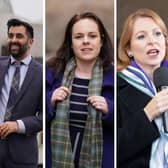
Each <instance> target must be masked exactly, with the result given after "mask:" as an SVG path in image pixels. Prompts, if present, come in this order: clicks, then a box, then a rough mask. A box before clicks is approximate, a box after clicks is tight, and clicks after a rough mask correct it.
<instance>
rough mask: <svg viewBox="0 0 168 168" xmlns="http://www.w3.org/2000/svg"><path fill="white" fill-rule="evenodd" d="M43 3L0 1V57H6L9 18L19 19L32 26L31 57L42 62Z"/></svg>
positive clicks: (15, 0)
mask: <svg viewBox="0 0 168 168" xmlns="http://www.w3.org/2000/svg"><path fill="white" fill-rule="evenodd" d="M42 2H43V1H41V0H35V1H34V0H29V1H27V0H1V1H0V16H1V19H0V30H1V31H0V55H8V50H7V26H6V23H7V21H8V19H10V18H20V19H22V20H25V21H27V22H29V23H30V24H32V26H33V28H34V35H35V37H34V44H33V48H32V51H31V53H32V56H33V57H35V58H36V59H37V60H39V61H41V62H42V53H43V22H42V21H43V3H42Z"/></svg>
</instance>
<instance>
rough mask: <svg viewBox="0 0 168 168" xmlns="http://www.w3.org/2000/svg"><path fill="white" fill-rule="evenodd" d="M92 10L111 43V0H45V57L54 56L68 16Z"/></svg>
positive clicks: (112, 7) (112, 9) (60, 41)
mask: <svg viewBox="0 0 168 168" xmlns="http://www.w3.org/2000/svg"><path fill="white" fill-rule="evenodd" d="M87 11H89V12H94V13H96V15H98V17H99V18H100V19H101V20H102V22H103V23H104V25H105V27H106V29H107V31H108V33H109V35H110V37H111V40H112V43H113V29H114V28H113V23H114V22H113V21H114V18H113V16H114V14H113V11H114V5H113V0H73V1H71V2H70V1H67V0H61V1H55V0H47V1H46V57H49V56H54V55H55V54H56V50H57V49H58V47H59V46H60V45H61V43H62V41H63V37H64V31H65V27H66V25H67V23H68V21H69V20H70V18H71V17H72V16H73V15H74V14H76V13H81V12H87Z"/></svg>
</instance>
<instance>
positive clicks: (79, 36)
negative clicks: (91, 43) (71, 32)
mask: <svg viewBox="0 0 168 168" xmlns="http://www.w3.org/2000/svg"><path fill="white" fill-rule="evenodd" d="M74 38H75V39H80V38H82V36H81V35H78V36H75V37H74Z"/></svg>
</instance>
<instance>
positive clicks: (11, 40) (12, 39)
mask: <svg viewBox="0 0 168 168" xmlns="http://www.w3.org/2000/svg"><path fill="white" fill-rule="evenodd" d="M32 43H33V39H31V38H30V37H29V36H28V35H27V33H26V28H25V27H24V26H12V27H10V29H9V32H8V45H9V53H10V54H11V55H12V56H13V57H14V58H15V59H19V60H21V59H24V58H25V57H26V56H27V55H28V54H29V52H30V48H31V46H32Z"/></svg>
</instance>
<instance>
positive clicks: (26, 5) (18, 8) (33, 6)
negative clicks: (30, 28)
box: [10, 0, 43, 22]
mask: <svg viewBox="0 0 168 168" xmlns="http://www.w3.org/2000/svg"><path fill="white" fill-rule="evenodd" d="M10 1H11V4H12V8H13V11H14V13H15V14H16V15H19V16H21V17H24V18H25V19H28V20H30V21H32V22H42V20H43V15H42V13H43V0H10Z"/></svg>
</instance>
